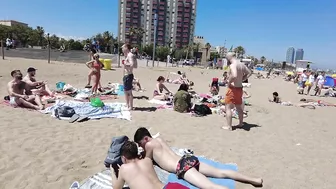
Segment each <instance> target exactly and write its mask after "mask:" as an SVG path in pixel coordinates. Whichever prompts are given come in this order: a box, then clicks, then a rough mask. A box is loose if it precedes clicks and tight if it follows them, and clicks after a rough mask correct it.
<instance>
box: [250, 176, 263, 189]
mask: <svg viewBox="0 0 336 189" xmlns="http://www.w3.org/2000/svg"><path fill="white" fill-rule="evenodd" d="M263 182H264V181H263V179H262V178H256V179H254V180H253V181H252V182H251V184H252V186H254V187H258V188H261V187H263Z"/></svg>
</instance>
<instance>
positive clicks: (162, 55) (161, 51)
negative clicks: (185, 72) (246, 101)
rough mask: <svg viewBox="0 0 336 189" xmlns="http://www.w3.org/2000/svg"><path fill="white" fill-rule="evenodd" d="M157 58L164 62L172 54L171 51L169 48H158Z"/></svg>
mask: <svg viewBox="0 0 336 189" xmlns="http://www.w3.org/2000/svg"><path fill="white" fill-rule="evenodd" d="M155 53H156V57H157V59H158V60H159V61H163V60H165V59H167V56H168V55H169V53H170V49H169V48H168V47H163V46H158V47H157V48H156V52H155Z"/></svg>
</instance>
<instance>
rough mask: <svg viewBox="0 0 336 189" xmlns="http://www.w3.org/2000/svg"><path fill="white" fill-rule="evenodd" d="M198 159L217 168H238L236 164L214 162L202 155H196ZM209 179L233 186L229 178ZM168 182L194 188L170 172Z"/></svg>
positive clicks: (234, 169) (228, 186)
mask: <svg viewBox="0 0 336 189" xmlns="http://www.w3.org/2000/svg"><path fill="white" fill-rule="evenodd" d="M198 159H199V160H200V162H202V163H206V164H208V165H211V166H213V167H216V168H218V169H227V170H233V171H237V170H238V167H237V165H233V164H222V163H219V162H215V161H212V160H209V159H206V158H203V157H198ZM209 179H210V180H211V182H213V183H216V184H218V185H221V186H225V187H227V188H229V189H234V188H235V181H234V180H231V179H217V178H209ZM168 182H177V183H180V184H182V185H184V186H186V187H188V188H190V189H196V187H195V186H193V185H191V184H189V183H188V182H187V181H185V180H183V179H178V178H177V177H176V175H175V174H172V173H171V174H169V177H168Z"/></svg>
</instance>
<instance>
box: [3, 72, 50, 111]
mask: <svg viewBox="0 0 336 189" xmlns="http://www.w3.org/2000/svg"><path fill="white" fill-rule="evenodd" d="M35 74H36V69H35V68H28V70H27V75H26V76H25V77H24V78H23V76H22V73H21V71H20V70H13V71H12V72H11V76H12V77H13V80H12V81H10V82H9V83H8V84H7V91H8V95H9V99H8V100H9V102H10V104H11V105H12V106H14V107H18V106H20V107H25V108H31V109H35V110H42V109H44V105H43V104H42V100H41V97H42V96H43V95H48V96H53V95H54V94H53V93H52V92H51V91H50V89H49V88H48V86H47V85H46V82H45V81H36V79H35Z"/></svg>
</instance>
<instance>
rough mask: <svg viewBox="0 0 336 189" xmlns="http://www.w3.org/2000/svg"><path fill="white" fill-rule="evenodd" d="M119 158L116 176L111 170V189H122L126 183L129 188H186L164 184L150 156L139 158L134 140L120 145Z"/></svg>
mask: <svg viewBox="0 0 336 189" xmlns="http://www.w3.org/2000/svg"><path fill="white" fill-rule="evenodd" d="M120 153H121V160H122V162H123V164H122V165H121V166H120V167H119V174H118V177H117V176H116V175H117V174H116V173H115V170H114V169H113V168H112V166H111V167H110V168H111V172H112V186H113V189H122V188H123V187H124V184H125V183H127V184H128V187H129V188H131V189H143V188H146V189H162V188H164V189H173V188H174V189H188V188H187V187H185V186H183V185H181V184H178V183H168V184H167V185H164V184H163V183H162V182H160V180H159V178H158V177H157V175H156V173H155V170H154V167H153V163H152V160H151V159H150V158H147V157H146V158H144V159H139V156H138V146H137V145H136V143H135V142H131V141H126V142H125V144H123V146H122V147H121V152H120Z"/></svg>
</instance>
